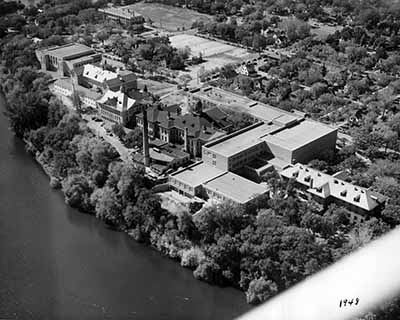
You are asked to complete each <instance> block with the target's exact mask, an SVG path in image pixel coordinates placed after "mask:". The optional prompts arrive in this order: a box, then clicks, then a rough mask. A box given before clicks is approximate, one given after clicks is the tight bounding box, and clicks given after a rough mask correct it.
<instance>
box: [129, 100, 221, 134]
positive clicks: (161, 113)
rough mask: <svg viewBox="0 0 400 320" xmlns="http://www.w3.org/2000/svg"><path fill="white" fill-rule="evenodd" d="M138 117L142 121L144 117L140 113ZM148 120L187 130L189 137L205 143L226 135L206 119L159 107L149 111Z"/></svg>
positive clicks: (164, 126) (164, 125) (163, 125)
mask: <svg viewBox="0 0 400 320" xmlns="http://www.w3.org/2000/svg"><path fill="white" fill-rule="evenodd" d="M136 117H137V118H139V119H141V118H142V117H143V115H142V114H141V113H140V114H138V115H137V116H136ZM147 119H148V121H149V122H157V123H158V124H159V125H160V126H161V127H163V128H173V127H175V128H179V129H181V130H184V129H185V128H187V129H188V133H189V137H194V138H199V139H201V140H204V141H209V140H212V139H214V138H217V137H220V136H222V135H224V134H225V133H224V132H222V131H218V130H217V129H215V128H213V126H212V124H211V123H210V121H208V120H207V119H206V118H204V117H201V116H197V115H192V114H185V115H180V114H177V113H174V112H169V111H166V110H164V109H159V108H157V107H152V108H149V109H147Z"/></svg>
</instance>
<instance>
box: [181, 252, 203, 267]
mask: <svg viewBox="0 0 400 320" xmlns="http://www.w3.org/2000/svg"><path fill="white" fill-rule="evenodd" d="M205 258H206V257H205V255H204V252H203V251H202V250H201V249H200V248H190V249H188V250H185V251H184V252H183V253H182V260H181V266H182V267H187V268H191V269H195V268H197V267H198V266H199V265H200V263H201V262H202V261H203V260H204V259H205Z"/></svg>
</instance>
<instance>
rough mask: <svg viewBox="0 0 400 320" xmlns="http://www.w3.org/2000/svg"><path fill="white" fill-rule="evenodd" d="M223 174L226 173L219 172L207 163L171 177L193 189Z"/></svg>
mask: <svg viewBox="0 0 400 320" xmlns="http://www.w3.org/2000/svg"><path fill="white" fill-rule="evenodd" d="M223 173H224V171H222V170H219V169H217V168H215V167H213V166H210V165H208V164H205V163H199V164H197V165H194V166H191V167H188V168H186V169H184V170H182V171H178V172H176V173H174V174H172V175H171V177H173V178H175V179H177V180H179V181H181V182H183V183H185V184H187V185H190V186H192V187H197V186H199V185H201V184H203V183H205V182H207V181H209V180H212V179H214V178H216V177H218V176H220V175H222V174H223Z"/></svg>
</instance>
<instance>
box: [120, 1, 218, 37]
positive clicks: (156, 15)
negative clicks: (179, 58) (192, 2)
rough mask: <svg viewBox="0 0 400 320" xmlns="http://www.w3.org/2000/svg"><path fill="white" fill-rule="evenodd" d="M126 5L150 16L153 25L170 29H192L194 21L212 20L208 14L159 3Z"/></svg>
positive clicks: (143, 14) (145, 15)
mask: <svg viewBox="0 0 400 320" xmlns="http://www.w3.org/2000/svg"><path fill="white" fill-rule="evenodd" d="M126 7H127V8H128V7H129V8H130V9H133V10H134V11H135V12H137V13H140V14H141V15H142V16H144V17H145V18H150V19H151V20H152V21H153V26H155V27H158V28H162V29H166V30H168V31H179V30H182V29H183V30H187V29H190V28H191V27H192V24H193V22H195V21H197V20H202V21H204V22H207V21H212V17H211V16H209V15H207V14H203V13H198V12H196V11H194V10H190V9H185V8H179V7H173V6H168V5H164V4H159V3H144V2H139V3H135V4H132V5H129V6H126Z"/></svg>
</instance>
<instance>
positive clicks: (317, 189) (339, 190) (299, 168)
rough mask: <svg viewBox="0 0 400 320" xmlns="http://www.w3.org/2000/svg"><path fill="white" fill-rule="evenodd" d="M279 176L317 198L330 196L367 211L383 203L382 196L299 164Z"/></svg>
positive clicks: (291, 166)
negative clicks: (292, 180)
mask: <svg viewBox="0 0 400 320" xmlns="http://www.w3.org/2000/svg"><path fill="white" fill-rule="evenodd" d="M280 174H281V175H282V176H284V177H286V178H291V179H295V180H296V181H297V182H298V183H301V184H303V185H305V186H307V187H309V189H307V191H308V192H310V193H312V194H314V195H316V196H318V197H321V198H328V197H330V196H332V197H334V198H337V199H340V200H342V201H345V202H347V203H350V204H352V205H354V206H357V207H359V208H362V209H364V210H367V211H371V210H373V209H374V208H375V207H377V206H378V205H379V203H380V202H382V201H384V197H383V196H382V195H380V194H377V193H375V192H372V191H370V190H369V189H366V188H363V187H359V186H356V185H354V184H351V183H349V182H346V181H343V180H340V179H338V178H335V177H333V176H331V175H328V174H326V173H323V172H321V171H318V170H316V169H312V168H310V167H308V166H305V165H302V164H300V163H297V164H295V165H290V166H289V167H287V168H286V169H284V170H283V171H281V172H280Z"/></svg>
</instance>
